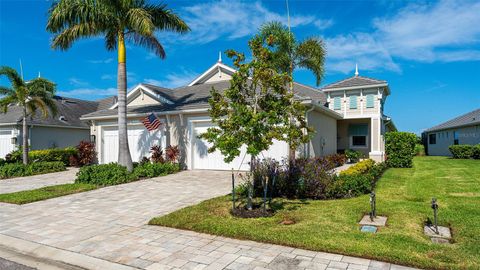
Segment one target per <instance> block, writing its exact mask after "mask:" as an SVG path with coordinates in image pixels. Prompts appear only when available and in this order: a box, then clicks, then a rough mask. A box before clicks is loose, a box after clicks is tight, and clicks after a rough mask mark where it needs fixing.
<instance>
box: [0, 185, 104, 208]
mask: <svg viewBox="0 0 480 270" xmlns="http://www.w3.org/2000/svg"><path fill="white" fill-rule="evenodd" d="M96 188H97V186H96V185H91V184H63V185H56V186H49V187H43V188H39V189H33V190H25V191H19V192H13V193H6V194H0V202H6V203H14V204H25V203H31V202H36V201H42V200H46V199H51V198H55V197H60V196H65V195H69V194H73V193H79V192H84V191H89V190H93V189H96Z"/></svg>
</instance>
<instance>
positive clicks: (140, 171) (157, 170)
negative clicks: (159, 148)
mask: <svg viewBox="0 0 480 270" xmlns="http://www.w3.org/2000/svg"><path fill="white" fill-rule="evenodd" d="M178 171H180V165H179V164H178V163H169V162H167V163H140V164H139V165H138V166H136V167H135V168H134V169H133V174H134V175H135V176H136V177H137V178H151V177H157V176H163V175H167V174H172V173H176V172H178Z"/></svg>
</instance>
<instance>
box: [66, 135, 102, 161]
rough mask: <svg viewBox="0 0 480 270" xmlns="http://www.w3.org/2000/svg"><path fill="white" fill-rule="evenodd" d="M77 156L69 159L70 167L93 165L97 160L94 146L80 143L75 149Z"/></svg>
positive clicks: (88, 143) (84, 142) (89, 143)
mask: <svg viewBox="0 0 480 270" xmlns="http://www.w3.org/2000/svg"><path fill="white" fill-rule="evenodd" d="M76 149H77V154H76V155H72V156H71V157H70V165H71V166H85V165H91V164H93V163H94V162H95V161H96V159H97V152H96V151H95V144H94V143H92V142H86V141H81V142H80V143H79V144H78V145H77V147H76Z"/></svg>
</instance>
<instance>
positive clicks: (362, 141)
mask: <svg viewBox="0 0 480 270" xmlns="http://www.w3.org/2000/svg"><path fill="white" fill-rule="evenodd" d="M352 146H354V147H366V146H367V136H352Z"/></svg>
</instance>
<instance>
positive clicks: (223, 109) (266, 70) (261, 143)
mask: <svg viewBox="0 0 480 270" xmlns="http://www.w3.org/2000/svg"><path fill="white" fill-rule="evenodd" d="M268 45H269V46H274V45H275V40H274V39H273V38H271V39H269V41H268ZM249 47H250V50H251V52H252V56H253V60H252V61H251V62H245V56H244V54H242V53H238V52H236V51H234V50H228V51H227V52H226V54H227V56H228V57H229V58H232V60H233V63H234V66H235V67H236V68H237V70H238V71H237V72H236V73H234V74H233V77H232V79H231V81H230V87H229V88H228V89H226V90H225V91H224V92H223V93H222V92H220V91H217V90H216V89H215V88H212V91H211V95H212V97H211V98H210V100H209V104H210V109H209V112H210V116H211V117H212V121H213V123H214V124H215V125H216V126H217V127H212V128H209V129H208V130H207V132H206V133H203V134H201V135H200V137H201V138H204V139H206V140H207V141H208V142H210V143H212V146H211V147H210V148H209V152H213V151H215V150H217V149H218V150H219V151H220V152H221V153H222V155H223V156H224V157H225V158H224V160H225V162H231V161H232V160H233V159H234V158H235V157H237V156H239V155H240V148H241V147H242V146H243V145H245V146H246V148H247V150H246V151H247V153H248V154H250V155H251V158H252V161H253V160H255V159H256V157H257V156H258V155H259V154H260V153H261V152H262V151H264V150H267V149H269V147H270V146H271V145H272V144H273V140H279V141H287V142H290V143H291V144H292V145H293V146H295V147H296V146H298V145H299V144H301V143H305V142H308V140H309V139H310V134H311V132H312V129H311V128H310V127H308V126H307V122H306V121H305V106H304V105H303V104H301V102H300V101H298V100H296V99H294V98H293V93H291V92H290V91H288V84H289V83H290V82H291V80H292V78H291V76H290V75H289V74H288V73H285V72H283V73H280V72H278V70H277V69H276V67H275V66H274V61H273V60H274V57H275V54H274V53H273V52H272V51H271V50H270V49H269V48H268V47H266V46H264V44H263V41H262V39H261V38H260V37H259V36H256V37H254V38H253V39H251V40H250V41H249ZM291 117H293V119H294V121H290V120H291ZM305 131H306V132H305Z"/></svg>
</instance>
